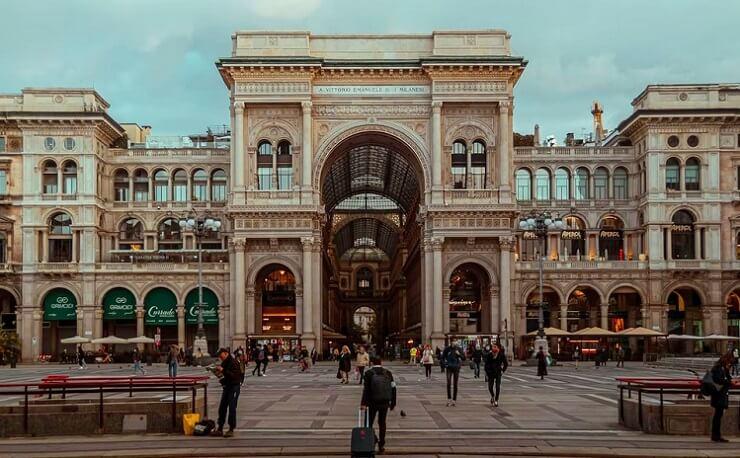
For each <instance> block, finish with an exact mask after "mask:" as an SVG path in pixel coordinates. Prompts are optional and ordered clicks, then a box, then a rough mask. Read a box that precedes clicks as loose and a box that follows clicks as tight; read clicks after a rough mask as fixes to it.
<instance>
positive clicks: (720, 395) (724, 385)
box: [710, 352, 733, 442]
mask: <svg viewBox="0 0 740 458" xmlns="http://www.w3.org/2000/svg"><path fill="white" fill-rule="evenodd" d="M732 358H733V355H732V353H729V352H728V353H725V354H724V355H723V356H722V357H721V358H720V359H719V360H718V361H717V362H716V363H714V366H712V370H711V372H710V373H711V375H712V381H713V382H714V383H715V385H716V389H715V390H713V391H712V398H711V401H710V405H711V406H712V407H713V408H714V416H713V417H712V441H713V442H727V439H724V438H723V437H722V415H723V414H724V413H725V410H726V409H727V408H729V407H730V396H729V394H728V392H729V391H730V387H731V386H732V377H731V376H730V366H731V365H732Z"/></svg>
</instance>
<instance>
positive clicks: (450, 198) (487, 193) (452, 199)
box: [444, 189, 498, 204]
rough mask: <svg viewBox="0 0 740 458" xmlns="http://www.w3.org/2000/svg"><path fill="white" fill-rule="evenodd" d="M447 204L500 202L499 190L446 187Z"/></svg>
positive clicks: (445, 199)
mask: <svg viewBox="0 0 740 458" xmlns="http://www.w3.org/2000/svg"><path fill="white" fill-rule="evenodd" d="M444 202H445V203H446V204H468V203H490V202H498V191H497V190H493V189H445V190H444Z"/></svg>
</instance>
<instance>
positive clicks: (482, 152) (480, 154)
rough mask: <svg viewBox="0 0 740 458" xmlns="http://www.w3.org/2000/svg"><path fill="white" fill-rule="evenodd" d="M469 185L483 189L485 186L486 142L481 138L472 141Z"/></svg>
mask: <svg viewBox="0 0 740 458" xmlns="http://www.w3.org/2000/svg"><path fill="white" fill-rule="evenodd" d="M470 187H472V188H473V189H485V187H486V144H485V143H483V142H482V141H481V140H476V141H474V142H473V149H472V151H471V152H470Z"/></svg>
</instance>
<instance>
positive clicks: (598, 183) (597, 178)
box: [594, 167, 609, 200]
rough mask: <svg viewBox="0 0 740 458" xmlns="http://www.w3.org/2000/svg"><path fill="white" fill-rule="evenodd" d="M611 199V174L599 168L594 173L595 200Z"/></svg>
mask: <svg viewBox="0 0 740 458" xmlns="http://www.w3.org/2000/svg"><path fill="white" fill-rule="evenodd" d="M608 198H609V172H608V171H607V170H606V169H605V168H604V167H599V168H597V169H596V171H595V172H594V199H596V200H606V199H608Z"/></svg>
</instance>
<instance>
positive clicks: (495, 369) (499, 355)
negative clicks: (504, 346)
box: [483, 344, 509, 407]
mask: <svg viewBox="0 0 740 458" xmlns="http://www.w3.org/2000/svg"><path fill="white" fill-rule="evenodd" d="M486 350H487V351H486V352H485V353H483V355H484V356H483V370H485V371H486V381H487V382H488V392H489V393H490V394H491V404H493V406H494V407H498V397H499V394H501V376H502V375H503V374H504V372H506V369H508V367H509V362H508V361H507V360H506V355H505V354H504V352H503V350H501V349H500V348H499V346H498V344H493V348H490V347H489V348H486Z"/></svg>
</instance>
